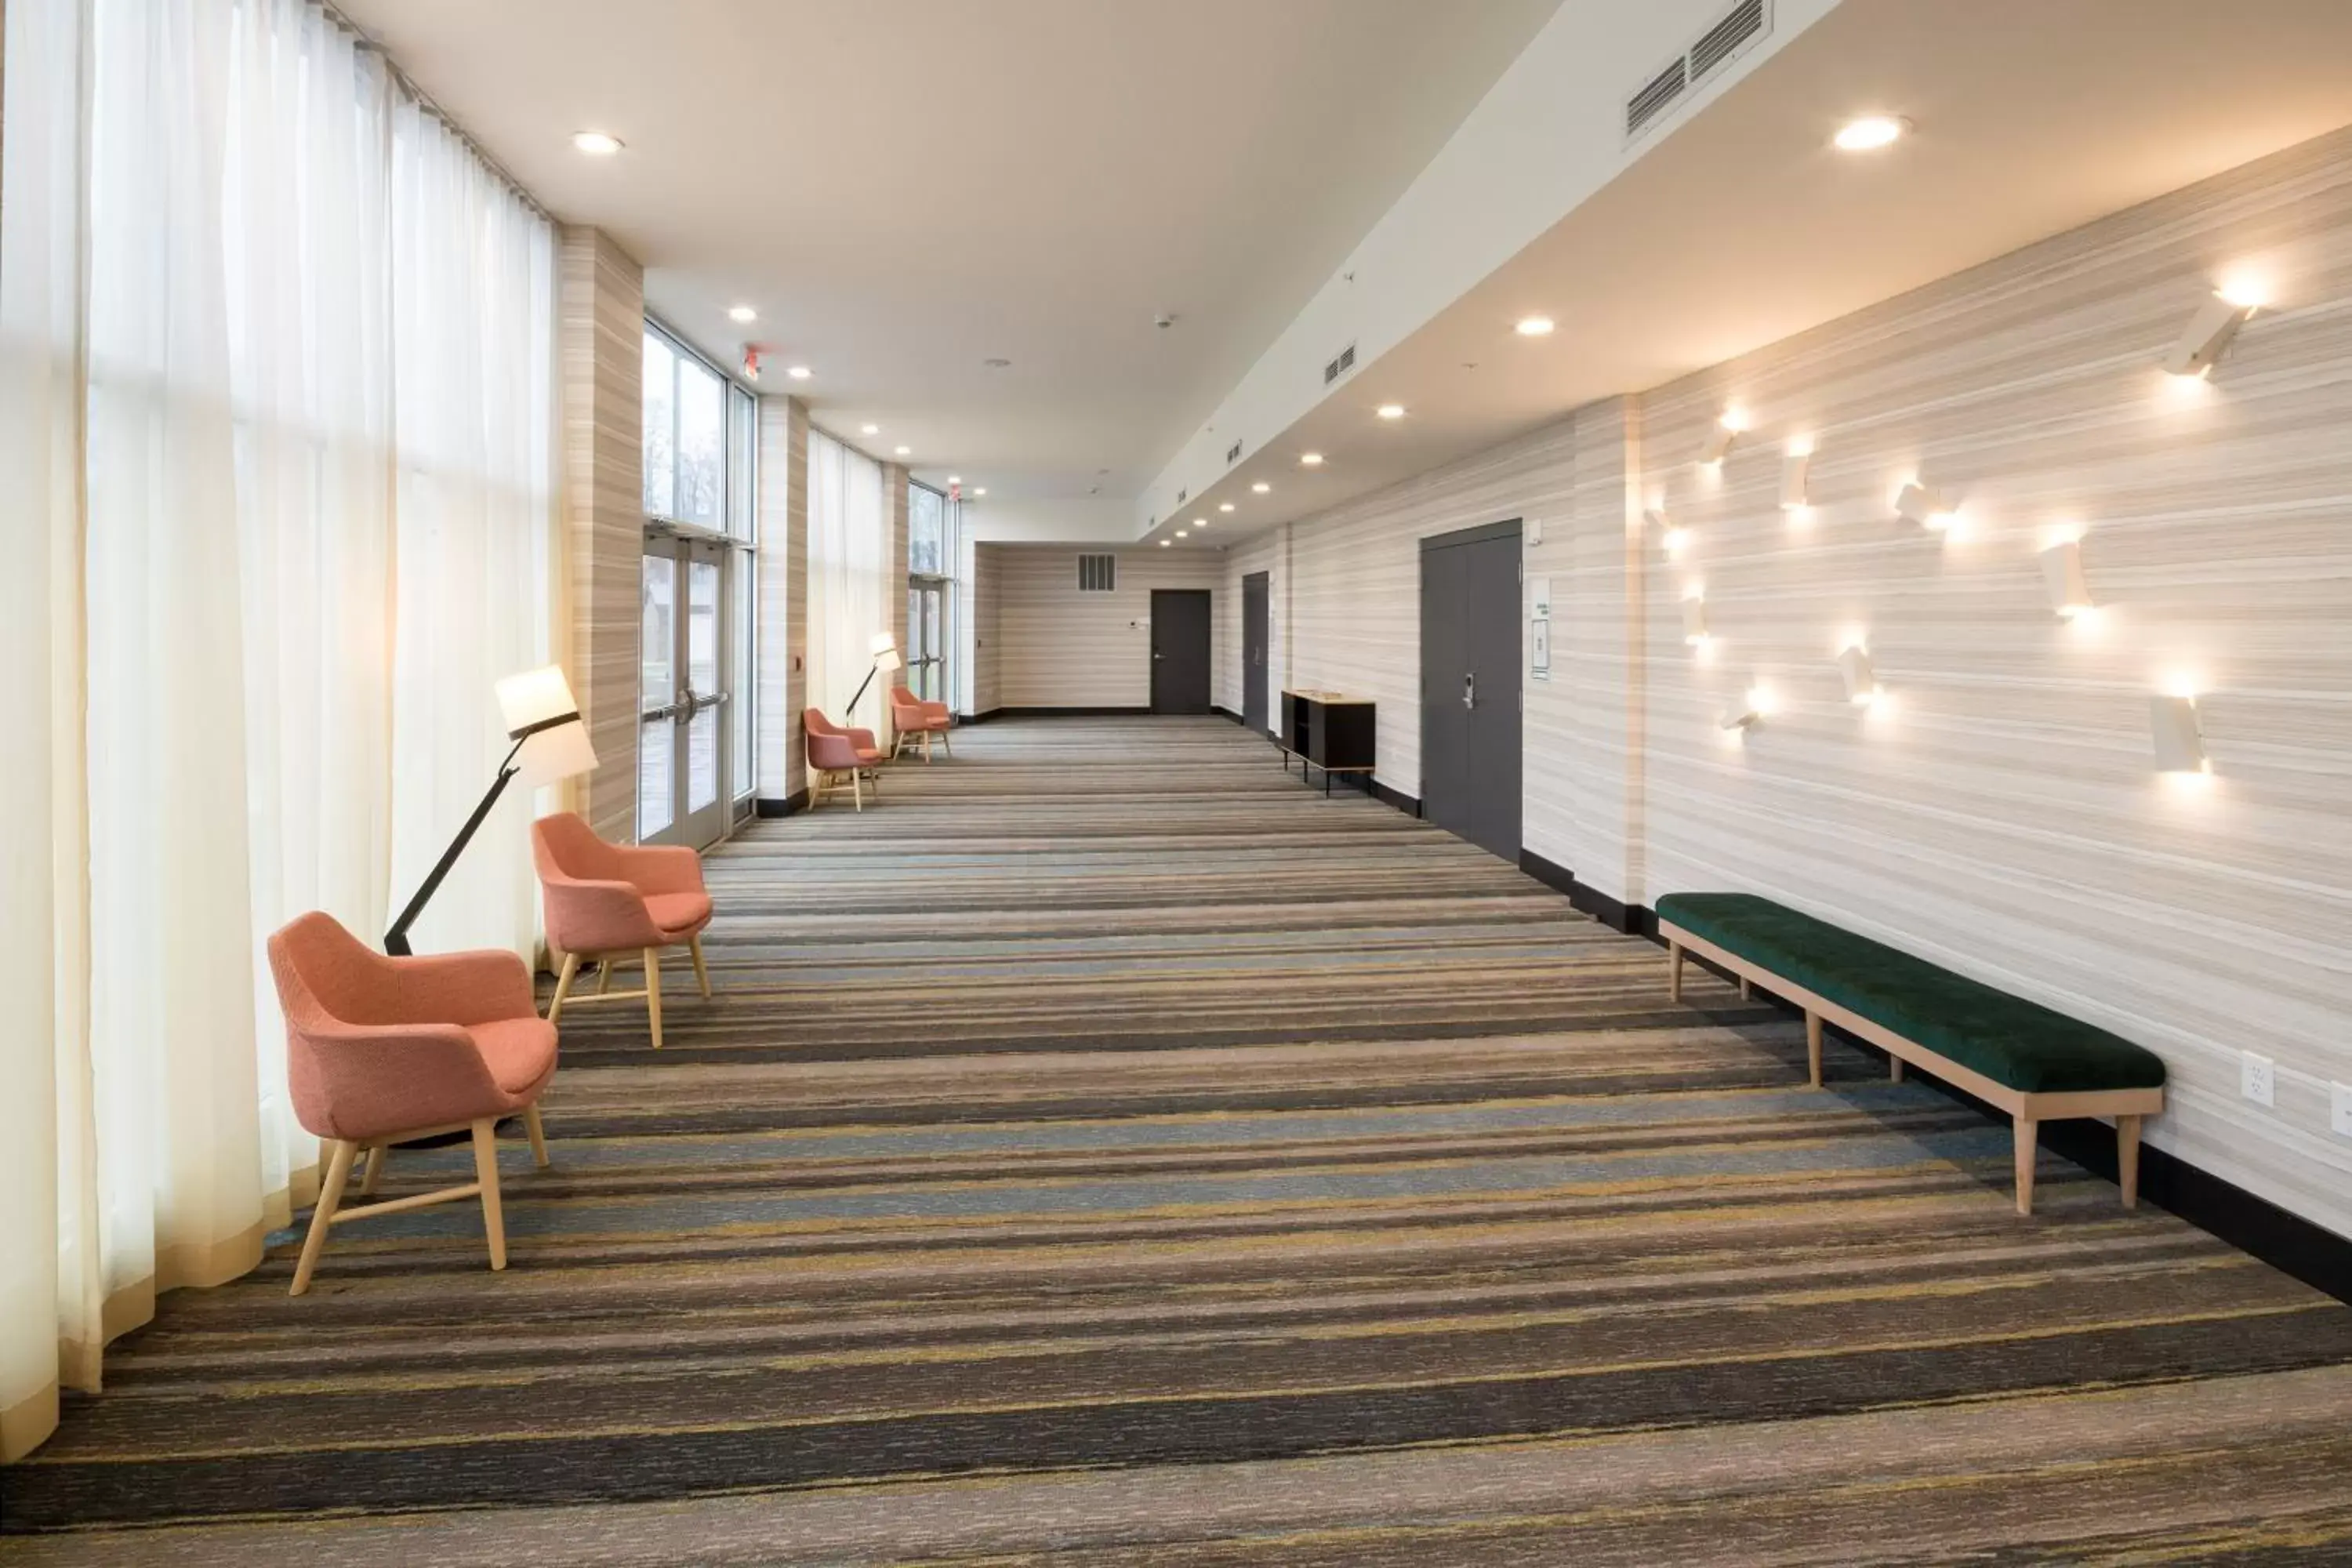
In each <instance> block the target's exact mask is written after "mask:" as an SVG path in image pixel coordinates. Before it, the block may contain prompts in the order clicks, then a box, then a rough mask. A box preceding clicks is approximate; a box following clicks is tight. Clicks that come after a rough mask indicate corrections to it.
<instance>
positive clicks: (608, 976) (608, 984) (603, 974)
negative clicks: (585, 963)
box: [596, 958, 613, 996]
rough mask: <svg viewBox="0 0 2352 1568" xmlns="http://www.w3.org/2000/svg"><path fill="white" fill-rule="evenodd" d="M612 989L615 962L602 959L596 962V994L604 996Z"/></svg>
mask: <svg viewBox="0 0 2352 1568" xmlns="http://www.w3.org/2000/svg"><path fill="white" fill-rule="evenodd" d="M612 989H613V961H612V960H611V959H609V958H600V959H598V960H597V961H596V994H597V995H599V996H602V995H604V994H605V993H606V992H608V991H610V990H612Z"/></svg>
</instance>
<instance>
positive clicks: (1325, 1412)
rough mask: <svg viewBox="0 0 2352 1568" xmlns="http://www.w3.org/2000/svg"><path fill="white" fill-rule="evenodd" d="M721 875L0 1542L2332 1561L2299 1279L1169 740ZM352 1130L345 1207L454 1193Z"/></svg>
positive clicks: (1150, 736) (753, 847)
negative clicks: (308, 1266) (614, 1004)
mask: <svg viewBox="0 0 2352 1568" xmlns="http://www.w3.org/2000/svg"><path fill="white" fill-rule="evenodd" d="M956 753H957V754H956V755H955V757H954V758H953V759H952V760H948V759H944V758H943V759H941V760H940V762H939V763H935V764H934V765H932V766H930V767H929V768H925V767H923V766H922V765H920V764H919V763H914V764H903V765H900V766H898V767H896V768H894V769H893V770H892V771H891V773H890V774H889V776H888V778H887V781H886V783H885V784H884V788H883V795H882V799H881V802H880V804H879V805H878V806H877V807H876V808H873V809H869V810H867V811H866V813H865V814H864V815H862V816H858V815H854V814H852V813H851V812H850V811H849V810H848V809H847V807H846V806H844V807H842V808H840V809H838V810H835V809H833V808H830V807H828V808H827V809H825V810H824V811H822V812H819V813H816V814H814V815H809V816H797V817H793V818H790V819H787V820H784V821H781V822H767V823H761V824H760V825H758V826H756V827H755V828H753V829H751V831H749V832H748V833H747V834H746V835H744V836H743V837H740V838H739V839H738V840H737V841H736V842H735V843H734V844H732V845H731V846H730V847H728V848H726V849H725V850H724V851H722V852H720V853H719V854H717V855H715V856H714V857H713V858H712V859H711V861H710V880H711V883H712V886H713V889H714V891H715V892H716V894H717V897H718V900H719V909H720V910H721V913H720V915H719V921H718V922H717V923H716V924H715V925H714V926H713V928H712V932H711V942H710V947H711V953H712V959H713V970H714V978H715V980H716V982H717V984H719V987H720V988H721V989H720V994H719V997H718V998H717V999H716V1000H714V1001H711V1002H708V1003H706V1002H703V1001H701V1000H699V999H698V998H696V997H694V996H692V994H691V989H690V985H689V984H688V983H687V982H686V981H685V979H684V977H683V973H682V972H681V973H679V974H677V975H674V976H673V978H672V981H671V984H670V991H669V994H670V1003H671V1005H670V1006H669V1008H668V1032H669V1040H670V1048H669V1049H667V1050H665V1051H664V1052H662V1053H661V1054H660V1055H659V1056H658V1057H656V1056H655V1055H654V1054H653V1053H652V1052H650V1051H649V1050H647V1049H646V1047H645V1044H644V1041H643V1037H642V1033H641V1025H640V1024H638V1023H637V1022H636V1021H635V1019H636V1017H637V1016H634V1015H632V1014H631V1013H629V1012H628V1011H626V1010H624V1009H620V1008H610V1009H606V1010H604V1011H602V1012H593V1011H589V1012H583V1013H580V1014H578V1015H576V1016H574V1017H567V1018H566V1020H565V1025H564V1067H563V1069H562V1072H561V1073H560V1074H559V1076H558V1078H557V1079H556V1082H555V1085H554V1087H553V1088H552V1089H551V1091H550V1094H549V1097H548V1100H547V1107H546V1109H547V1123H548V1130H549V1133H550V1136H551V1139H552V1140H553V1141H554V1151H555V1162H556V1163H555V1166H554V1168H553V1169H552V1170H551V1171H549V1172H545V1173H537V1172H534V1171H532V1170H531V1169H530V1163H529V1158H528V1155H527V1153H526V1152H525V1151H524V1150H523V1148H522V1147H521V1146H520V1143H519V1142H517V1143H515V1144H514V1145H512V1146H510V1147H509V1150H508V1152H507V1163H506V1188H507V1199H506V1202H507V1216H508V1225H509V1235H510V1245H511V1249H512V1256H513V1266H512V1268H510V1269H509V1271H508V1272H507V1273H505V1274H504V1275H497V1276H494V1275H492V1274H490V1273H488V1271H487V1270H486V1269H485V1268H483V1267H482V1250H481V1242H480V1238H479V1228H478V1219H477V1217H476V1216H475V1215H474V1214H473V1213H472V1212H471V1211H470V1210H467V1209H463V1208H456V1207H452V1208H443V1209H437V1210H427V1211H422V1212H419V1213H417V1214H415V1215H402V1216H397V1217H394V1218H390V1219H386V1220H383V1221H379V1222H375V1224H374V1225H373V1226H371V1227H364V1228H360V1229H355V1230H352V1231H349V1232H345V1233H343V1234H342V1235H341V1236H339V1237H338V1238H337V1241H336V1244H335V1246H334V1247H332V1248H331V1250H330V1251H329V1253H328V1254H327V1257H326V1260H325V1263H324V1265H323V1267H322V1270H321V1273H320V1281H319V1284H318V1287H317V1289H316V1290H315V1292H314V1293H313V1294H312V1295H311V1296H310V1297H308V1298H306V1299H304V1300H299V1301H297V1300H289V1299H288V1298H287V1296H286V1295H285V1288H286V1282H287V1278H288V1274H289V1269H290V1267H291V1263H292V1251H293V1248H292V1247H291V1245H290V1238H280V1239H281V1245H279V1246H278V1247H275V1248H274V1249H273V1251H272V1254H271V1258H270V1261H269V1262H268V1265H266V1266H265V1267H264V1268H262V1269H261V1270H260V1271H259V1272H258V1273H257V1274H256V1275H254V1276H252V1277H251V1278H249V1279H246V1280H243V1281H240V1282H239V1283H237V1284H235V1285H232V1286H229V1287H226V1288H225V1289H217V1290H213V1291H208V1292H184V1293H180V1294H177V1295H175V1296H173V1297H172V1298H170V1299H168V1300H166V1301H165V1302H164V1303H163V1310H162V1312H161V1314H160V1315H159V1317H158V1318H157V1320H156V1321H155V1322H154V1323H153V1324H152V1326H150V1327H148V1328H146V1329H144V1330H142V1331H139V1332H137V1333H135V1334H133V1335H131V1337H129V1338H128V1339H127V1340H125V1341H124V1342H122V1343H121V1344H120V1345H119V1346H118V1347H117V1348H116V1350H115V1351H114V1352H113V1353H112V1354H111V1356H110V1358H109V1363H108V1369H109V1371H108V1388H107V1392H106V1393H105V1394H103V1395H101V1396H99V1397H96V1398H87V1399H77V1400H76V1401H74V1402H73V1405H72V1406H71V1408H70V1410H69V1412H68V1415H67V1418H66V1420H65V1423H64V1426H63V1427H62V1429H61V1430H60V1431H59V1432H58V1436H56V1437H55V1438H54V1439H53V1440H52V1441H51V1442H50V1443H49V1444H48V1445H47V1447H45V1448H43V1449H42V1450H41V1451H40V1452H39V1453H38V1454H37V1456H36V1457H35V1458H33V1459H32V1460H31V1461H30V1462H28V1463H26V1464H23V1465H20V1466H18V1467H16V1468H13V1469H10V1470H8V1471H6V1472H5V1473H0V1520H5V1525H0V1528H5V1531H6V1532H7V1534H6V1535H5V1536H0V1558H5V1561H6V1562H7V1563H9V1564H11V1565H12V1568H13V1565H15V1564H16V1563H24V1564H28V1565H29V1564H39V1563H108V1564H112V1565H116V1568H134V1565H139V1564H147V1563H172V1564H211V1563H250V1562H263V1561H278V1560H296V1561H299V1562H301V1563H303V1564H305V1568H320V1565H322V1564H324V1565H332V1564H341V1563H392V1562H401V1563H435V1564H460V1565H476V1564H478V1565H491V1564H509V1563H533V1564H559V1563H560V1564H597V1565H604V1568H610V1565H619V1564H656V1563H913V1562H924V1563H938V1562H955V1563H1054V1564H1063V1565H1070V1568H1076V1565H1093V1564H1103V1565H1108V1564H1127V1565H1146V1564H1150V1565H1166V1564H1177V1563H1182V1564H1199V1565H1208V1564H1233V1565H1237V1568H1238V1565H1245V1564H1246V1565H1255V1564H1267V1563H1284V1564H1295V1563H1306V1564H1334V1565H1339V1564H1386V1563H1482V1564H1484V1563H1571V1562H1572V1563H1579V1564H1601V1565H1606V1564H1617V1563H1710V1562H1727V1563H1863V1562H1871V1563H1929V1562H1951V1561H1966V1562H1970V1563H1999V1564H2020V1563H2043V1562H2095V1563H2190V1562H2193V1563H2346V1562H2352V1485H2347V1481H2352V1310H2347V1309H2346V1308H2345V1307H2343V1306H2341V1305H2338V1304H2336V1303H2335V1302H2333V1301H2331V1300H2327V1299H2326V1298H2325V1297H2322V1296H2320V1295H2318V1294H2316V1293H2315V1292H2313V1291H2311V1290H2309V1289H2305V1288H2304V1287H2302V1286H2300V1285H2298V1284H2296V1283H2294V1281H2292V1280H2290V1279H2286V1278H2284V1276H2282V1275H2280V1274H2278V1273H2276V1272H2274V1271H2273V1270H2271V1269H2269V1268H2265V1267H2263V1265H2261V1264H2259V1263H2256V1262H2254V1261H2253V1260H2252V1259H2251V1258H2247V1257H2245V1256H2244V1255H2242V1254H2240V1253H2237V1252H2235V1251H2232V1250H2231V1249H2230V1248H2229V1247H2224V1246H2222V1245H2221V1244H2220V1243H2219V1242H2216V1241H2214V1240H2213V1239H2211V1238H2210V1237H2207V1236H2205V1235H2204V1234H2202V1233H2200V1232H2199V1231H2196V1230H2194V1229H2191V1228H2190V1227H2189V1226H2186V1225H2184V1224H2182V1223H2181V1222H2179V1221H2178V1220H2176V1219H2174V1218H2172V1217H2170V1216H2168V1215H2165V1214H2162V1213H2160V1212H2157V1211H2154V1210H2147V1211H2144V1212H2141V1213H2139V1214H2137V1215H2126V1214H2125V1213H2123V1212H2122V1211H2121V1210H2120V1209H2119V1208H2118V1206H2117V1205H2116V1198H2115V1190H2114V1188H2113V1187H2112V1186H2110V1185H2108V1184H2105V1183H2104V1182H2102V1181H2099V1180H2096V1179H2095V1178H2093V1177H2092V1176H2090V1175H2088V1174H2087V1173H2084V1172H2082V1171H2079V1170H2077V1169H2074V1167H2072V1166H2069V1165H2065V1164H2063V1163H2061V1162H2059V1161H2057V1160H2055V1159H2053V1158H2048V1157H2045V1161H2044V1166H2043V1169H2042V1173H2041V1182H2042V1198H2041V1206H2042V1212H2041V1213H2040V1214H2038V1215H2035V1216H2034V1217H2033V1218H2032V1219H2030V1220H2023V1219H2020V1218H2018V1217H2017V1216H2016V1215H2014V1214H2013V1213H2012V1211H2011V1203H2010V1195H2009V1176H2008V1165H2009V1159H2010V1152H2009V1151H2010V1145H2009V1135H2008V1131H2007V1130H2006V1128H2005V1127H2000V1126H1995V1125H1992V1124H1990V1123H1989V1122H1987V1121H1984V1120H1982V1119H1980V1118H1979V1117H1978V1116H1976V1115H1975V1114H1973V1113H1971V1112H1970V1111H1969V1110H1966V1109H1964V1108H1962V1107H1960V1106H1958V1105H1957V1104H1956V1103H1955V1102H1953V1101H1952V1100H1948V1099H1947V1098H1946V1097H1945V1096H1943V1095H1941V1094H1939V1093H1937V1092H1936V1091H1935V1090H1934V1089H1929V1088H1927V1087H1925V1086H1922V1085H1919V1084H1916V1083H1913V1084H1903V1085H1895V1084H1889V1083H1887V1082H1885V1081H1884V1080H1883V1078H1882V1077H1881V1074H1880V1069H1879V1068H1878V1066H1877V1064H1876V1063H1874V1061H1873V1060H1872V1059H1870V1058H1865V1057H1864V1056H1863V1055H1861V1054H1859V1053H1857V1052H1853V1051H1850V1050H1846V1049H1844V1048H1843V1047H1837V1046H1834V1045H1833V1046H1832V1047H1831V1051H1830V1068H1831V1073H1832V1085H1831V1088H1830V1090H1829V1091H1827V1092H1809V1091H1807V1090H1806V1089H1804V1088H1803V1087H1802V1078H1803V1070H1802V1066H1801V1062H1802V1051H1803V1047H1802V1039H1801V1030H1800V1029H1799V1028H1798V1027H1796V1026H1793V1025H1792V1024H1791V1023H1790V1022H1789V1021H1788V1020H1787V1019H1785V1018H1783V1017H1781V1016H1778V1015H1776V1014H1774V1013H1772V1012H1769V1011H1768V1010H1766V1009H1765V1008H1763V1007H1762V1006H1760V1005H1748V1004H1743V1003H1742V1002H1741V1001H1740V1000H1739V999H1738V995H1737V994H1736V993H1735V992H1734V991H1732V990H1731V989H1730V988H1729V987H1727V986H1724V985H1721V984H1717V983H1716V982H1714V981H1712V980H1707V979H1705V978H1701V979H1700V980H1699V981H1698V982H1697V983H1696V984H1694V985H1693V987H1692V988H1691V991H1690V993H1689V998H1690V1005H1685V1006H1674V1005H1669V1004H1668V1003H1667V1002H1666V1000H1665V987H1664V957H1663V954H1662V953H1661V952H1660V951H1659V950H1658V949H1656V948H1654V947H1653V946H1651V945H1649V944H1647V943H1645V942H1639V941H1636V940H1633V939H1629V938H1625V937H1621V936H1618V935H1615V934H1613V933H1612V932H1610V931H1606V930H1603V929H1602V928H1601V927H1599V926H1596V925H1594V924H1593V923H1591V921H1586V920H1584V919H1582V918H1581V917H1580V916H1577V915H1575V914H1574V913H1572V912H1571V911H1570V910H1569V909H1568V908H1567V906H1566V904H1565V903H1564V902H1563V900H1560V899H1559V897H1557V896H1556V895H1554V894H1552V893H1550V892H1549V891H1547V890H1546V889H1542V888H1540V887H1538V885H1537V884H1536V883H1534V882H1532V881H1530V880H1528V879H1526V878H1524V877H1522V876H1520V875H1519V874H1518V873H1517V871H1516V870H1514V869H1512V868H1507V867H1506V866H1505V865H1503V864H1502V863H1501V862H1499V861H1497V860H1495V859H1492V858H1488V857H1486V856H1485V855H1484V854H1482V853H1480V852H1478V851H1476V850H1475V849H1472V848H1469V847H1465V846H1464V845H1462V844H1460V843H1458V842H1456V841H1454V840H1453V839H1451V838H1449V837H1446V836H1444V835H1443V834H1441V833H1439V832H1437V831H1435V830H1434V829H1432V828H1429V827H1426V826H1423V825H1421V824H1419V823H1416V822H1414V821H1412V819H1410V818H1408V817H1406V816H1402V815H1400V814H1398V813H1397V812H1395V811H1392V810H1391V809H1389V808H1388V807H1386V806H1384V805H1378V804H1376V803H1374V802H1371V801H1368V800H1366V799H1364V798H1362V797H1361V796H1354V797H1347V796H1342V797H1339V798H1335V799H1332V800H1328V801H1327V800H1326V799H1324V798H1323V796H1322V795H1320V793H1319V792H1315V791H1309V790H1307V788H1305V787H1303V786H1302V785H1301V784H1300V783H1299V782H1298V780H1297V776H1296V774H1295V773H1294V774H1293V775H1292V776H1290V777H1287V778H1286V777H1285V776H1284V774H1283V773H1281V772H1280V771H1278V769H1277V767H1276V759H1275V757H1274V755H1273V753H1272V752H1270V751H1269V750H1268V749H1267V748H1266V747H1265V744H1264V743H1263V742H1259V741H1256V740H1255V739H1253V738H1251V737H1249V736H1247V735H1244V733H1243V732H1242V731H1240V730H1239V729H1237V728H1236V727H1234V726H1233V725H1231V724H1229V723H1226V722H1224V721H1221V720H1201V721H1182V720H1171V721H1005V722H1000V723H992V724H988V725H982V726H978V727H974V728H971V729H969V730H966V731H961V733H960V734H959V735H958V737H957V740H956ZM465 1162H466V1155H465V1154H464V1153H463V1152H462V1151H457V1150H451V1151H445V1152H429V1153H413V1154H406V1155H403V1156H401V1157H400V1158H399V1159H398V1160H396V1161H395V1163H394V1167H393V1171H392V1173H391V1175H390V1177H389V1178H388V1179H387V1182H386V1195H396V1194H399V1193H400V1192H403V1191H406V1190H413V1189H417V1188H421V1187H423V1186H424V1185H425V1184H437V1183H440V1182H443V1181H448V1180H458V1179H462V1177H461V1176H460V1174H459V1173H460V1171H461V1170H462V1168H463V1167H464V1165H465Z"/></svg>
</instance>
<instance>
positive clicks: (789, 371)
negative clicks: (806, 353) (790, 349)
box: [784, 364, 816, 381]
mask: <svg viewBox="0 0 2352 1568" xmlns="http://www.w3.org/2000/svg"><path fill="white" fill-rule="evenodd" d="M784 374H786V375H789V376H791V377H792V378H793V380H794V381H806V380H807V379H808V378H809V377H811V376H813V375H814V374H816V372H814V371H813V370H811V369H809V367H808V366H806V365H804V364H795V365H787V366H786V367H785V368H784Z"/></svg>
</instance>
